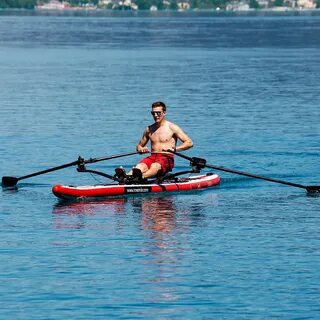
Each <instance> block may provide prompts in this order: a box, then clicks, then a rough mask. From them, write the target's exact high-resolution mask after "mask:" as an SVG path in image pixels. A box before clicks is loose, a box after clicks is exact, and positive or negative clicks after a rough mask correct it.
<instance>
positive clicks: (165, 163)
mask: <svg viewBox="0 0 320 320" xmlns="http://www.w3.org/2000/svg"><path fill="white" fill-rule="evenodd" d="M140 163H144V164H145V165H147V167H148V168H149V169H150V167H151V165H152V164H153V163H159V164H160V165H161V174H165V173H167V172H168V171H171V170H172V169H173V166H174V156H173V154H167V153H166V154H164V153H152V154H151V156H149V157H146V158H144V159H142V160H141V161H140Z"/></svg>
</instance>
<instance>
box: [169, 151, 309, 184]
mask: <svg viewBox="0 0 320 320" xmlns="http://www.w3.org/2000/svg"><path fill="white" fill-rule="evenodd" d="M168 151H169V150H168ZM173 153H174V154H176V155H177V156H179V157H181V158H184V159H186V160H189V161H193V158H191V157H188V156H185V155H184V154H181V153H177V152H173ZM205 167H207V168H211V169H215V170H220V171H224V172H229V173H235V174H239V175H242V176H247V177H250V178H256V179H261V180H266V181H270V182H276V183H281V184H285V185H287V186H292V187H297V188H302V189H308V188H309V187H308V186H304V185H302V184H298V183H293V182H289V181H284V180H280V179H274V178H269V177H265V176H259V175H256V174H252V173H249V172H244V171H239V170H235V169H229V168H225V167H220V166H215V165H211V164H206V165H205Z"/></svg>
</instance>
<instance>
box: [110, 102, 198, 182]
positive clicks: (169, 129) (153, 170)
mask: <svg viewBox="0 0 320 320" xmlns="http://www.w3.org/2000/svg"><path fill="white" fill-rule="evenodd" d="M151 108H152V111H151V114H152V116H153V119H154V123H153V124H152V125H150V126H148V127H147V128H146V129H145V130H144V132H143V135H142V138H141V140H140V141H139V143H138V145H137V147H136V150H137V151H138V152H139V153H141V154H142V153H148V152H151V155H150V156H148V157H146V158H144V159H142V160H141V161H140V162H139V163H138V164H137V165H136V167H135V168H133V169H132V171H131V172H129V174H128V175H132V176H133V177H137V178H138V179H141V178H143V179H147V178H152V177H155V176H159V175H164V174H165V173H167V172H168V171H171V170H172V168H173V166H174V154H172V153H170V152H166V151H165V150H168V149H170V150H172V151H183V150H187V149H189V148H191V147H192V146H193V142H192V140H191V139H190V138H189V137H188V136H187V135H186V134H185V133H184V132H183V130H182V129H181V128H180V127H179V126H177V125H176V124H174V123H172V122H170V121H168V120H166V109H167V108H166V105H165V104H164V103H163V102H161V101H157V102H154V103H153V104H152V106H151ZM177 140H180V141H181V142H182V143H181V144H180V145H178V146H177ZM149 141H150V143H151V150H149V148H148V147H147V146H146V145H147V143H148V142H149ZM122 170H123V169H122ZM116 175H117V176H118V177H123V176H125V173H124V172H123V171H122V172H121V170H120V169H119V168H118V169H116Z"/></svg>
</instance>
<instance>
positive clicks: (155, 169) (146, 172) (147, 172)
mask: <svg viewBox="0 0 320 320" xmlns="http://www.w3.org/2000/svg"><path fill="white" fill-rule="evenodd" d="M136 168H138V169H140V170H141V172H142V176H143V178H145V179H148V178H153V177H155V176H156V175H157V174H158V173H159V171H161V164H160V163H157V162H155V163H153V164H152V165H151V166H150V169H148V167H147V165H146V164H145V163H138V164H137V165H136Z"/></svg>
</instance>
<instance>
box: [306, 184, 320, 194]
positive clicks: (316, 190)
mask: <svg viewBox="0 0 320 320" xmlns="http://www.w3.org/2000/svg"><path fill="white" fill-rule="evenodd" d="M306 189H307V192H308V193H320V186H306Z"/></svg>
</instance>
